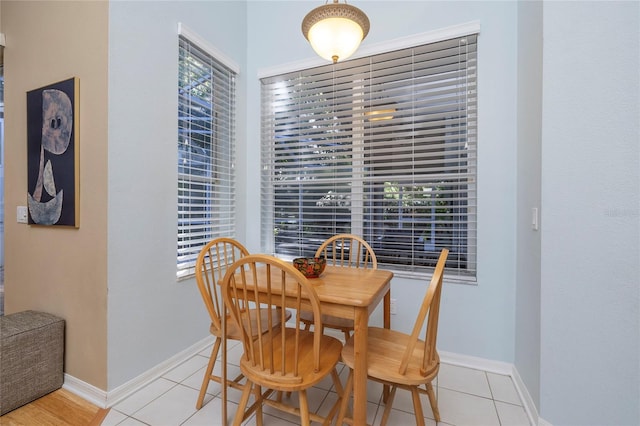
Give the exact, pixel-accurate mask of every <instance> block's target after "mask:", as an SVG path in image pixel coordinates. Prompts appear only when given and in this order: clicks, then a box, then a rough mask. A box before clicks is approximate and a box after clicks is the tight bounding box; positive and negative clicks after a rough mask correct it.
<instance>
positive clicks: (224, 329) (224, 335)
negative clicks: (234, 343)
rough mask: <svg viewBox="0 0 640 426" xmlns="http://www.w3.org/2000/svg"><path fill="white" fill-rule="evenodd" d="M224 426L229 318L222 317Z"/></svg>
mask: <svg viewBox="0 0 640 426" xmlns="http://www.w3.org/2000/svg"><path fill="white" fill-rule="evenodd" d="M220 367H222V374H221V375H220V376H221V378H222V383H221V385H222V426H227V316H226V315H222V365H221V366H220Z"/></svg>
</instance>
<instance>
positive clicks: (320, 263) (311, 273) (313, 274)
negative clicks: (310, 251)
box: [293, 257, 327, 278]
mask: <svg viewBox="0 0 640 426" xmlns="http://www.w3.org/2000/svg"><path fill="white" fill-rule="evenodd" d="M293 266H295V267H296V269H297V270H298V271H300V272H302V275H304V276H305V277H307V278H318V277H319V276H320V274H322V272H323V271H324V268H325V266H327V260H326V259H325V258H324V257H296V258H295V259H293Z"/></svg>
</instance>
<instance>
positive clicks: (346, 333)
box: [342, 329, 351, 343]
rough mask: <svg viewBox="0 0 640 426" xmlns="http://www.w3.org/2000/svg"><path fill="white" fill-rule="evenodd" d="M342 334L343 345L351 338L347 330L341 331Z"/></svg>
mask: <svg viewBox="0 0 640 426" xmlns="http://www.w3.org/2000/svg"><path fill="white" fill-rule="evenodd" d="M342 332H343V333H344V341H345V343H346V342H348V341H349V338H350V337H351V334H350V333H349V330H344V329H343V330H342Z"/></svg>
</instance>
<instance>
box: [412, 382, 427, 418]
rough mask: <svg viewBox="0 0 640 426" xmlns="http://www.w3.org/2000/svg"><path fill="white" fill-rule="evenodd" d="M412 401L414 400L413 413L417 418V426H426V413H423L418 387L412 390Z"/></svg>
mask: <svg viewBox="0 0 640 426" xmlns="http://www.w3.org/2000/svg"><path fill="white" fill-rule="evenodd" d="M411 399H413V412H414V413H415V416H416V426H424V413H423V412H422V403H421V402H420V393H419V392H418V387H417V386H414V387H412V388H411Z"/></svg>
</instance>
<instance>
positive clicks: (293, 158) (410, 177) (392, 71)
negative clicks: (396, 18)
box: [261, 34, 477, 279]
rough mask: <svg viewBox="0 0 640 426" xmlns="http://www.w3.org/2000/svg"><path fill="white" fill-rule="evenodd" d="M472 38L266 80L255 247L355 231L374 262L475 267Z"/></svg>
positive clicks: (315, 242)
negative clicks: (443, 258) (443, 259)
mask: <svg viewBox="0 0 640 426" xmlns="http://www.w3.org/2000/svg"><path fill="white" fill-rule="evenodd" d="M476 41H477V34H472V35H467V36H464V37H459V38H455V39H450V40H445V41H439V42H436V43H430V44H426V45H422V46H416V47H411V48H406V49H402V50H397V51H393V52H386V53H383V54H377V55H374V56H370V57H365V58H360V59H355V60H350V61H346V62H342V63H338V64H335V65H334V64H329V65H326V66H321V67H317V68H313V69H305V70H302V71H297V72H291V73H287V74H284V75H276V76H271V77H268V78H263V79H262V80H261V83H262V93H261V95H262V106H261V108H262V136H261V138H262V154H263V155H262V161H263V164H262V166H263V167H262V173H263V175H262V201H261V202H262V220H263V223H262V230H263V233H262V243H263V249H264V250H265V251H267V252H271V253H275V254H276V255H278V256H280V257H285V258H286V257H295V256H311V255H313V253H314V252H315V250H316V249H317V247H318V246H319V245H320V243H321V242H322V241H323V240H325V239H326V238H327V237H329V236H331V235H334V234H337V233H343V232H346V233H354V234H357V235H361V236H362V237H364V238H365V239H366V240H367V241H368V242H369V243H370V244H371V246H372V247H373V249H374V250H375V253H376V255H377V258H378V262H379V264H381V266H382V267H385V268H388V269H394V270H396V271H399V272H406V273H408V274H409V275H411V273H421V272H428V271H429V270H430V269H432V268H433V267H434V266H435V263H436V261H437V258H438V255H439V252H440V250H441V249H442V248H444V247H446V248H448V249H449V250H450V253H449V260H448V262H447V268H448V269H449V271H450V274H449V275H450V276H455V275H458V276H460V277H462V278H463V279H466V277H475V272H476V133H477V132H476V129H477V124H476V121H477V102H476V58H477V55H476Z"/></svg>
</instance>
